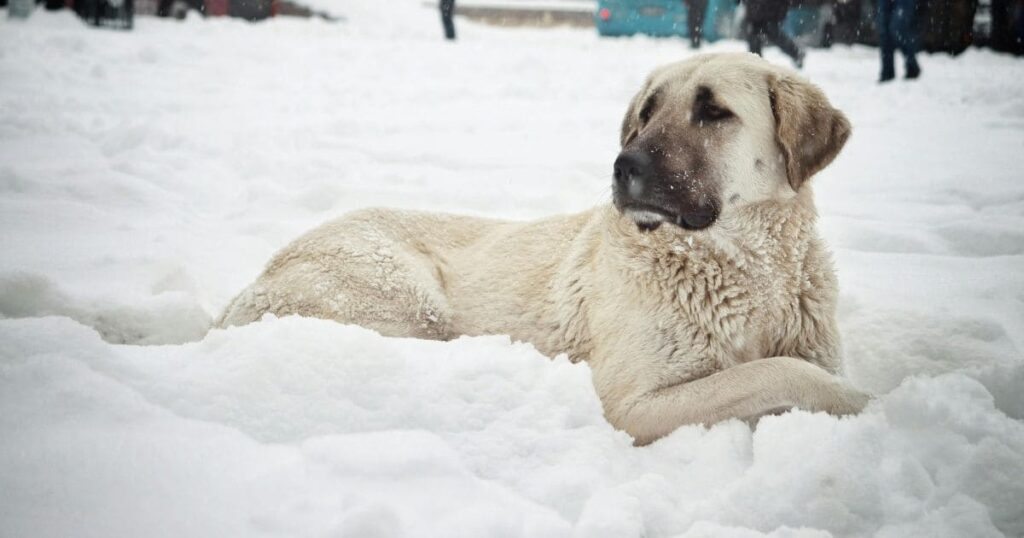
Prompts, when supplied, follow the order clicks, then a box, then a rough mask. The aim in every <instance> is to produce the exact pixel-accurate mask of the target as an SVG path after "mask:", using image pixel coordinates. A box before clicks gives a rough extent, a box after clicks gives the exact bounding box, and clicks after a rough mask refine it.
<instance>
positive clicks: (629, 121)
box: [619, 79, 651, 148]
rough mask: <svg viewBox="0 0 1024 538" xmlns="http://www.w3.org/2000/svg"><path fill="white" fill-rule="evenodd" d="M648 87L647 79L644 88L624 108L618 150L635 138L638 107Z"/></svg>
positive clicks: (638, 118) (638, 119)
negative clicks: (624, 112) (624, 113)
mask: <svg viewBox="0 0 1024 538" xmlns="http://www.w3.org/2000/svg"><path fill="white" fill-rule="evenodd" d="M650 87H651V79H647V81H646V82H644V87H643V88H640V91H638V92H637V93H636V95H634V96H633V99H632V100H631V101H630V102H629V106H628V107H626V115H625V116H623V117H622V129H621V130H620V131H619V147H620V148H621V147H622V146H625V145H626V142H628V141H629V140H631V139H632V138H633V137H634V136H636V133H637V131H638V130H639V129H640V110H638V107H640V106H641V102H642V101H643V99H644V96H645V95H646V94H647V90H648V89H650Z"/></svg>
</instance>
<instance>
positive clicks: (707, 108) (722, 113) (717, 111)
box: [694, 102, 734, 122]
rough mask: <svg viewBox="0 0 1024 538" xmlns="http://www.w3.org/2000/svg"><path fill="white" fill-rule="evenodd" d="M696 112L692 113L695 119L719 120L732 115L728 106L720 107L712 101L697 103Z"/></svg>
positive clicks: (702, 120)
mask: <svg viewBox="0 0 1024 538" xmlns="http://www.w3.org/2000/svg"><path fill="white" fill-rule="evenodd" d="M696 108H697V111H696V112H697V113H696V114H694V116H695V118H696V119H697V121H701V122H704V121H709V122H710V121H721V120H725V119H728V118H731V117H733V116H734V114H733V113H732V111H731V110H729V109H728V108H722V107H720V106H718V105H716V104H714V103H707V102H704V103H697V107H696Z"/></svg>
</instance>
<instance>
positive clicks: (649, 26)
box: [594, 0, 736, 41]
mask: <svg viewBox="0 0 1024 538" xmlns="http://www.w3.org/2000/svg"><path fill="white" fill-rule="evenodd" d="M735 10H736V2H735V0H709V1H708V8H707V11H706V12H705V14H704V27H703V38H704V39H705V40H707V41H716V40H718V39H721V38H723V37H729V36H725V35H722V33H721V32H720V31H719V29H720V28H721V26H722V25H721V24H720V21H723V20H726V21H731V20H732V15H733V12H734V11H735ZM686 12H687V9H686V4H685V3H684V2H683V0H598V2H597V13H595V15H594V23H595V25H596V26H597V32H598V33H599V34H601V35H603V36H631V35H636V34H646V35H650V36H657V37H669V36H680V37H688V35H689V33H690V32H689V25H688V24H687V22H686V16H687V13H686ZM726 25H728V22H726Z"/></svg>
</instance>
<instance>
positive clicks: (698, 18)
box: [686, 0, 708, 48]
mask: <svg viewBox="0 0 1024 538" xmlns="http://www.w3.org/2000/svg"><path fill="white" fill-rule="evenodd" d="M707 8H708V1H707V0H686V22H688V23H689V24H690V45H691V46H693V48H698V47H700V40H701V38H702V37H703V34H704V12H705V11H706V10H707Z"/></svg>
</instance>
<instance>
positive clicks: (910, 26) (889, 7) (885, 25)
mask: <svg viewBox="0 0 1024 538" xmlns="http://www.w3.org/2000/svg"><path fill="white" fill-rule="evenodd" d="M877 1H878V49H879V50H880V51H881V53H882V74H881V75H880V76H879V78H878V82H886V81H889V80H892V79H894V78H896V66H895V65H894V64H895V62H896V59H895V56H896V48H897V47H899V49H900V52H902V53H903V58H904V60H905V61H906V71H907V72H906V77H907V78H908V79H915V78H917V77H919V76H921V66H919V65H918V64H917V24H916V22H917V21H916V18H917V17H916V16H917V5H916V2H915V0H877Z"/></svg>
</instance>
